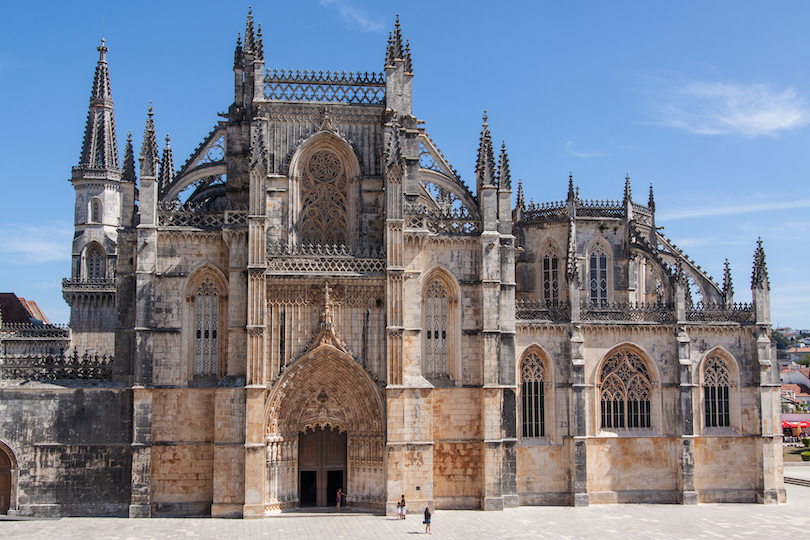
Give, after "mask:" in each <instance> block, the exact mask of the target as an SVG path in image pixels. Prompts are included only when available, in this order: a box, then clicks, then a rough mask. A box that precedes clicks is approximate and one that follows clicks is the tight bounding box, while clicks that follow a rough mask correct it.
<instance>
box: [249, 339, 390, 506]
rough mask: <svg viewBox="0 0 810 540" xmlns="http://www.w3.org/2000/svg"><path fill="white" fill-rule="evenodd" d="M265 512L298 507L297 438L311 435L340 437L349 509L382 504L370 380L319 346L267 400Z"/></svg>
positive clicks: (378, 405)
mask: <svg viewBox="0 0 810 540" xmlns="http://www.w3.org/2000/svg"><path fill="white" fill-rule="evenodd" d="M267 404H268V405H267V409H266V416H265V435H266V441H267V443H266V444H267V492H266V494H265V508H266V509H267V510H268V511H273V510H281V509H285V508H292V507H295V506H297V505H299V504H300V503H301V501H300V489H299V481H300V477H299V468H300V467H299V463H298V459H299V451H298V444H299V437H300V436H305V435H306V434H308V433H311V432H313V431H316V430H330V431H333V432H335V431H337V432H340V433H345V434H346V440H347V449H348V455H347V465H346V479H345V487H344V489H345V490H346V491H347V492H348V493H350V494H351V496H350V498H349V503H350V504H359V505H363V506H372V507H374V506H380V507H382V504H383V502H384V500H385V488H384V486H385V481H384V480H385V476H384V469H383V441H384V430H385V422H384V416H383V414H384V413H383V404H382V398H381V396H380V393H379V391H378V389H377V387H376V385H375V384H374V382H373V381H372V380H371V377H369V375H368V374H367V373H366V372H365V371H364V370H363V368H362V367H361V366H360V365H359V364H358V363H357V362H356V361H355V360H354V359H352V358H351V357H350V356H349V355H347V354H346V353H345V352H344V351H341V350H340V349H338V348H336V347H334V346H332V345H330V344H327V343H324V344H322V345H320V346H318V347H315V348H314V349H312V350H311V351H309V352H308V353H306V354H305V355H304V356H303V357H301V358H300V359H299V360H298V361H296V362H295V363H293V364H292V365H291V366H290V367H289V368H288V369H287V370H285V372H284V373H283V375H282V376H281V377H280V378H279V380H278V381H277V382H276V384H275V385H274V386H273V389H272V390H271V392H270V396H269V398H268V400H267Z"/></svg>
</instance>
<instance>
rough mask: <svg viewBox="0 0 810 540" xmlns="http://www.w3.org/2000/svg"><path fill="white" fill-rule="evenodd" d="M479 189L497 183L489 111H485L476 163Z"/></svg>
mask: <svg viewBox="0 0 810 540" xmlns="http://www.w3.org/2000/svg"><path fill="white" fill-rule="evenodd" d="M475 176H476V179H477V180H478V189H479V191H480V189H481V186H493V185H495V153H494V152H493V150H492V136H490V134H489V124H488V123H487V111H484V125H483V127H482V129H481V142H480V144H479V146H478V162H477V163H476V165H475Z"/></svg>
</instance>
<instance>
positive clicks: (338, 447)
mask: <svg viewBox="0 0 810 540" xmlns="http://www.w3.org/2000/svg"><path fill="white" fill-rule="evenodd" d="M298 480H299V481H298V489H299V497H300V499H299V500H300V501H301V503H300V504H301V506H331V505H333V504H335V496H336V495H337V490H338V489H342V490H344V491H345V490H346V434H345V433H340V432H339V431H338V430H333V429H323V428H320V427H319V428H316V429H315V430H311V429H308V430H306V431H305V432H302V433H299V434H298Z"/></svg>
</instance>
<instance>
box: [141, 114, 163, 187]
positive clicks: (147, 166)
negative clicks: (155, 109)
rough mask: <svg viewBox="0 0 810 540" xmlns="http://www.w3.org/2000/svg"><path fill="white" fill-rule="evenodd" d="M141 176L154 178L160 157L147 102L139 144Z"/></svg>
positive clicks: (153, 123) (153, 122)
mask: <svg viewBox="0 0 810 540" xmlns="http://www.w3.org/2000/svg"><path fill="white" fill-rule="evenodd" d="M138 159H139V161H140V162H141V178H143V177H144V176H148V177H150V178H156V177H157V173H158V166H159V163H160V157H159V154H158V147H157V137H156V136H155V121H154V119H153V118H152V104H151V103H150V104H149V112H148V118H147V119H146V127H145V128H144V130H143V144H141V156H140V158H138Z"/></svg>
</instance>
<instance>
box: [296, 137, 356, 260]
mask: <svg viewBox="0 0 810 540" xmlns="http://www.w3.org/2000/svg"><path fill="white" fill-rule="evenodd" d="M348 187H349V181H348V178H347V176H346V170H345V169H344V167H343V165H342V164H341V162H340V159H338V157H337V156H336V155H335V154H333V153H332V152H330V151H328V150H321V151H320V152H316V153H315V154H313V155H312V157H310V158H309V161H308V162H307V165H306V167H304V174H303V177H302V178H301V191H302V195H301V201H302V202H301V218H300V228H299V230H300V241H301V243H302V244H305V245H306V244H314V245H318V244H325V245H341V244H343V245H346V244H348V237H349V226H348V223H349V221H348V217H347V212H348V202H347V195H346V194H347V191H348Z"/></svg>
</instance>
